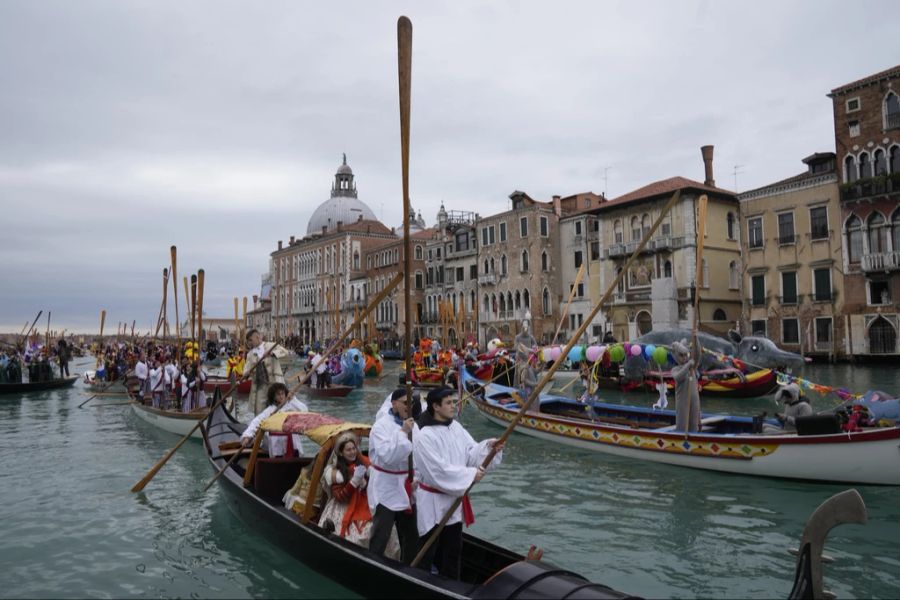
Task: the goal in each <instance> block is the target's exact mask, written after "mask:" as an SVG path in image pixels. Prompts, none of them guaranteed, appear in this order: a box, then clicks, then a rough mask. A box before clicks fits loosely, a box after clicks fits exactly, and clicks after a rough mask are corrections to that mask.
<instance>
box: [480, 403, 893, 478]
mask: <svg viewBox="0 0 900 600" xmlns="http://www.w3.org/2000/svg"><path fill="white" fill-rule="evenodd" d="M473 400H474V403H475V406H476V407H477V409H478V411H479V412H480V413H481V414H482V415H484V416H485V417H487V419H488V420H490V421H492V422H494V423H496V424H498V425H502V426H504V427H505V426H507V425H508V424H509V422H510V421H512V420H513V418H515V416H516V414H517V411H515V410H511V409H507V408H501V407H499V406H496V405H494V404H492V403H490V402H487V401H485V400H484V399H482V398H475V399H473ZM517 431H519V432H520V433H523V434H526V435H530V436H532V437H537V438H540V439H545V440H549V441H553V442H557V443H562V444H566V445H568V446H573V447H576V448H580V449H583V450H592V451H595V452H603V453H606V454H613V455H616V456H624V457H627V458H634V459H638V460H647V461H651V462H658V463H664V464H669V465H676V466H681V467H691V468H696V469H706V470H710V471H720V472H725V473H736V474H741V475H754V476H761V477H777V478H785V479H804V480H812V481H829V482H843V483H867V484H876V485H900V452H898V447H900V428H897V427H892V428H880V429H874V430H867V431H863V432H859V433H840V434H828V435H809V436H798V435H795V434H791V435H743V434H703V433H699V434H684V433H676V432H665V431H659V430H653V429H647V428H634V427H627V426H619V425H611V424H604V423H601V422H599V421H598V422H591V421H589V420H581V419H572V418H566V417H558V416H555V415H545V414H542V413H528V415H526V417H525V418H524V419H522V421H521V422H520V423H519V425H518V427H517Z"/></svg>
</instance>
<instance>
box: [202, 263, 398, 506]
mask: <svg viewBox="0 0 900 600" xmlns="http://www.w3.org/2000/svg"><path fill="white" fill-rule="evenodd" d="M402 279H403V273H397V274H396V275H395V276H394V278H393V279H391V281H390V282H388V284H387V286H385V288H384V289H383V290H381V292H379V294H378V295H377V296H375V298H373V299H372V301H371V302H369V305H368V306H367V307H366V310H365V311H363V312H362V313H361V314H360V316H358V317H356V318H355V319H354V320H353V323H351V324H350V327H348V328H347V329H346V330H344V332H343V333H342V334H341V335H340V337H338V338H337V339H335V341H334V342H333V343H332V344H331V346H330V347H329V348H328V349H327V350H325V352H323V353H322V354H321V355H319V360H318V361H317V362H316V363H315V364H313V365H312V366H311V367H310V369H309V371H306V372H305V373H300V375H298V376H297V380H298V383H297V385H295V386H294V388H293V389H291V390H289V391H288V393H287V397H288V400H290V398H292V397H293V396H294V394H296V393H297V391H298V390H299V389H300V388H301V387H303V386H304V385H305V384H306V380H307V379H309V378H310V377H311V376H312V374H313V373H315V371H316V368H317V367H318V366H319V365H320V364H322V361H324V360H325V359H326V358H327V357H328V355H329V354H331V353H332V352H334V350H335V349H336V348H337V347H338V346H339V345H340V344H341V342H342V341H343V340H344V338H346V337H347V336H348V335H350V333H351V332H352V331H353V329H354V328H355V327H356V325H357V322H360V321H362V320H363V319H364V318H365V317H366V316H367V315H368V314H369V313H370V312H371V311H372V310H374V309H375V307H376V306H378V304H380V303H381V301H382V300H384V299H385V298H387V296H388V294H389V293H390V292H392V291H393V289H394V288H395V287H397V284H399V283H400V281H401V280H402ZM276 346H278V344H275V343H273V344H272V347H271V348H270V349H269V350H268V351H267V352H266V354H268V353H269V352H271V351H272V349H274V348H275V347H276ZM264 359H265V356H264V357H263V358H262V359H260V361H259V362H258V363H256V365H254V368H256V367H258V366H259V365H260V364H262V362H263V360H264ZM285 405H287V401H286V402H285V403H284V405H282V406H285ZM278 410H281V407H278ZM278 410H276V411H275V412H273V413H272V414H275V413H276V412H278ZM261 432H262V429H260V431H259V432H257V439H256V440H255V441H254V447H255V448H258V445H259V439H258V438H259V433H261ZM235 456H240V452H238V453H237V454H236V455H235ZM235 456H232V457H231V458H230V459H229V460H228V462H227V463H225V466H223V467H222V468H221V469H220V470H219V472H218V473H216V474H215V475H214V476H213V477H212V479H210V480H209V481H208V482H207V483H206V487H204V488H203V491H204V492H205V491H206V490H208V489H209V487H210V486H211V485H212V484H213V482H215V481H216V479H218V478H219V477H220V476H221V475H222V473H224V472H225V471H226V470H227V469H228V467H229V466H231V463H232V462H234V461H235V460H236V458H235ZM254 457H255V455H254ZM251 458H252V457H251Z"/></svg>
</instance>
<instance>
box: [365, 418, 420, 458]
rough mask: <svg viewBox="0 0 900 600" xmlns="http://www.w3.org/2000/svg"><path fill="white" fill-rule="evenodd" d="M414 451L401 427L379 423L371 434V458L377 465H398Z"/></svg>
mask: <svg viewBox="0 0 900 600" xmlns="http://www.w3.org/2000/svg"><path fill="white" fill-rule="evenodd" d="M387 418H390V419H393V417H390V416H388V417H387ZM412 449H413V446H412V442H411V441H409V438H408V437H407V436H406V434H405V433H404V432H403V429H401V428H399V427H386V426H385V424H382V422H381V421H379V422H377V423H375V426H374V427H372V429H371V431H370V432H369V458H370V459H371V460H372V462H374V463H375V464H377V465H382V466H384V465H390V464H394V463H397V462H399V461H401V460H403V459H404V458H406V457H407V456H409V453H410V452H412Z"/></svg>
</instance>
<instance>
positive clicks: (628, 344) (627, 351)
mask: <svg viewBox="0 0 900 600" xmlns="http://www.w3.org/2000/svg"><path fill="white" fill-rule="evenodd" d="M622 347H623V348H624V349H625V356H628V355H629V354H631V344H630V343H629V342H625V344H624V345H623V346H622Z"/></svg>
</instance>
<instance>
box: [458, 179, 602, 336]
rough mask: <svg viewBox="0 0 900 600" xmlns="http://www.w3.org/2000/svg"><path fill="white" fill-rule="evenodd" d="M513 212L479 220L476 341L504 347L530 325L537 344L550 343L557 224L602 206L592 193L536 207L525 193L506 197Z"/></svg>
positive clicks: (556, 294)
mask: <svg viewBox="0 0 900 600" xmlns="http://www.w3.org/2000/svg"><path fill="white" fill-rule="evenodd" d="M509 198H510V200H511V201H512V210H508V211H506V212H502V213H499V214H496V215H491V216H489V217H482V218H479V219H478V220H477V221H476V223H475V227H476V229H477V231H478V235H479V243H480V245H479V246H478V270H479V275H478V292H477V294H478V296H480V306H479V311H478V328H479V339H480V340H481V342H482V343H485V342H487V341H488V340H491V339H493V338H500V339H501V340H503V341H505V342H511V341H512V339H513V338H514V337H515V336H516V335H517V334H518V333H519V331H520V330H521V325H522V321H524V320H529V321H531V331H532V333H533V335H534V337H535V338H536V339H537V340H538V341H539V342H540V343H549V342H550V341H551V340H552V339H553V334H554V333H555V331H556V326H557V321H558V319H559V315H560V313H559V307H560V296H561V293H560V289H561V284H560V278H559V271H558V270H557V269H555V268H554V262H555V261H556V260H557V257H558V256H559V246H558V244H557V240H558V239H559V219H560V217H562V216H565V215H569V214H573V213H575V212H577V211H578V210H587V209H590V208H592V207H595V206H598V205H599V204H600V200H601V199H600V197H599V196H596V195H594V194H579V195H575V196H568V197H566V199H565V202H563V199H562V198H561V197H559V196H554V197H553V200H552V201H550V202H539V201H537V200H534V199H533V198H531V197H530V196H529V195H528V194H526V193H525V192H521V191H515V192H513V193H512V194H510V195H509Z"/></svg>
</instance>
